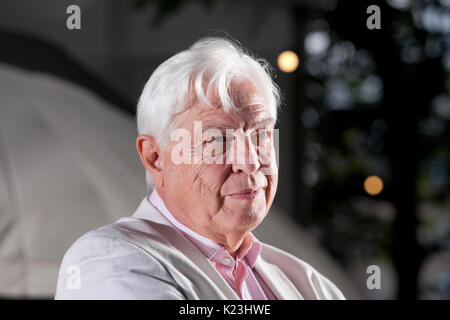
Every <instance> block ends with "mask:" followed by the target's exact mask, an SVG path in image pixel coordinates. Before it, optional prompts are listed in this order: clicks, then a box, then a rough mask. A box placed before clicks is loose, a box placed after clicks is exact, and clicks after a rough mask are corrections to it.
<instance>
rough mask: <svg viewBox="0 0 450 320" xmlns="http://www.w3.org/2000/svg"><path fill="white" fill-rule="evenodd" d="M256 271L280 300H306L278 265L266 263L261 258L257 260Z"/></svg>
mask: <svg viewBox="0 0 450 320" xmlns="http://www.w3.org/2000/svg"><path fill="white" fill-rule="evenodd" d="M254 269H255V270H256V272H258V274H259V276H260V277H261V278H262V279H263V280H264V282H265V283H266V284H267V286H268V287H269V288H270V290H272V292H273V294H274V295H275V296H276V298H277V299H278V300H303V299H304V298H303V296H302V294H301V293H300V292H299V291H298V289H297V288H296V287H295V286H294V284H293V283H292V282H291V281H290V280H289V279H288V278H287V277H286V276H285V275H284V273H283V272H281V270H280V269H279V268H278V267H277V266H276V265H273V264H270V263H268V262H266V261H265V260H264V259H263V258H262V257H261V256H259V257H258V259H257V260H256V262H255V266H254Z"/></svg>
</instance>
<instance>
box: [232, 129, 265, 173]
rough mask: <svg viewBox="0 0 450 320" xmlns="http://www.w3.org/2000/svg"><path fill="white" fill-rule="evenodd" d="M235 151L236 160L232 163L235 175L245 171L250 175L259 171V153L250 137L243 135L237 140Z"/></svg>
mask: <svg viewBox="0 0 450 320" xmlns="http://www.w3.org/2000/svg"><path fill="white" fill-rule="evenodd" d="M234 151H235V152H234V159H233V162H232V170H233V172H234V173H239V172H240V171H243V172H245V173H247V174H250V173H254V172H256V171H258V169H259V168H260V166H261V164H260V162H259V157H258V151H257V149H256V147H255V146H254V145H253V143H252V142H251V139H250V137H249V136H248V135H243V136H240V137H237V138H236V139H235V144H234Z"/></svg>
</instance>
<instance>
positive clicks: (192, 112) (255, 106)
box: [177, 80, 275, 129]
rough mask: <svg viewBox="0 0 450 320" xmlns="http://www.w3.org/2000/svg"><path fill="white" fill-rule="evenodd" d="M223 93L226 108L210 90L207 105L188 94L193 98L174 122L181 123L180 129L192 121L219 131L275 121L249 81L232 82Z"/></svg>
mask: <svg viewBox="0 0 450 320" xmlns="http://www.w3.org/2000/svg"><path fill="white" fill-rule="evenodd" d="M227 90H228V94H229V98H230V101H229V105H224V103H223V101H221V99H220V95H219V94H218V92H217V91H216V90H210V91H209V92H208V94H207V95H206V98H207V100H208V102H209V104H207V103H205V102H203V101H201V100H199V99H198V98H197V97H196V95H195V93H194V92H192V91H191V93H192V94H193V95H194V96H191V97H190V98H191V99H190V103H189V104H188V106H187V107H186V109H185V110H184V111H182V112H181V114H179V116H180V117H177V118H178V121H181V122H184V124H183V126H187V127H191V126H192V124H193V122H194V121H202V123H203V124H204V125H207V126H208V127H209V126H211V127H220V128H239V127H241V128H244V129H246V128H251V127H255V126H260V125H261V124H264V125H265V126H267V127H271V126H272V127H273V125H274V124H275V119H274V118H273V114H272V113H271V109H270V108H269V106H268V104H267V102H266V101H265V98H264V95H263V94H262V93H261V91H260V90H259V89H258V88H257V86H256V85H255V84H254V83H253V82H252V81H250V80H239V81H236V80H235V81H233V82H231V83H230V85H229V86H228V88H227ZM205 91H206V90H205ZM188 122H189V123H188ZM179 124H180V125H181V123H179Z"/></svg>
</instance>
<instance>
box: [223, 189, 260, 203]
mask: <svg viewBox="0 0 450 320" xmlns="http://www.w3.org/2000/svg"><path fill="white" fill-rule="evenodd" d="M262 190H263V188H262V187H257V188H251V189H244V190H241V191H238V192H235V193H232V194H230V195H228V196H229V197H232V198H234V199H247V200H252V199H255V198H256V197H257V196H258V195H259V194H260V193H261V191H262Z"/></svg>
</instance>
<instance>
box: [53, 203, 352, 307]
mask: <svg viewBox="0 0 450 320" xmlns="http://www.w3.org/2000/svg"><path fill="white" fill-rule="evenodd" d="M254 269H255V271H256V272H257V273H258V274H259V275H260V276H261V278H262V279H263V280H264V281H265V282H266V284H267V285H268V287H269V288H270V289H271V290H272V292H273V293H274V294H275V296H276V297H277V298H278V299H345V298H344V296H343V295H342V293H341V292H340V291H339V289H338V288H337V287H336V286H335V285H334V284H333V283H332V282H330V281H329V280H328V279H327V278H325V277H324V276H323V275H321V274H320V273H319V272H317V271H316V270H315V269H314V268H313V267H311V266H310V265H309V264H307V263H306V262H304V261H302V260H300V259H298V258H296V257H294V256H292V255H290V254H289V253H286V252H284V251H282V250H280V249H277V248H275V247H272V246H270V245H268V244H265V243H262V248H261V254H260V256H259V257H258V259H257V261H256V263H255V266H254ZM55 299H189V300H193V299H239V296H238V295H237V294H236V293H235V292H234V291H233V289H232V288H231V287H230V286H229V285H228V283H227V282H226V280H225V279H224V278H223V277H222V276H221V275H220V273H219V272H218V271H217V270H216V268H215V267H214V265H213V264H212V263H211V262H210V261H209V260H208V259H207V258H206V257H205V255H204V254H203V253H202V252H201V251H200V250H199V249H198V248H197V247H196V246H195V245H193V244H192V243H191V242H190V241H189V240H187V238H185V237H184V235H183V234H182V233H181V232H179V231H178V230H177V229H176V228H174V227H173V225H172V224H171V223H170V222H169V221H168V220H167V219H166V218H165V217H164V216H163V215H162V214H161V213H160V212H159V211H158V210H157V209H156V208H155V207H154V206H153V205H152V204H151V203H150V202H149V201H148V199H147V198H144V200H143V201H142V203H141V205H140V206H139V208H138V209H137V210H136V212H135V213H134V214H133V216H132V217H127V218H122V219H119V220H118V221H117V222H115V223H113V224H110V225H106V226H103V227H101V228H99V229H96V230H92V231H90V232H88V233H86V234H85V235H83V236H82V237H81V238H79V239H78V240H77V241H76V242H75V243H74V244H73V245H72V246H71V248H70V249H69V250H68V251H67V252H66V254H65V255H64V258H63V261H62V264H61V267H60V271H59V277H58V284H57V290H56V296H55Z"/></svg>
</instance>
